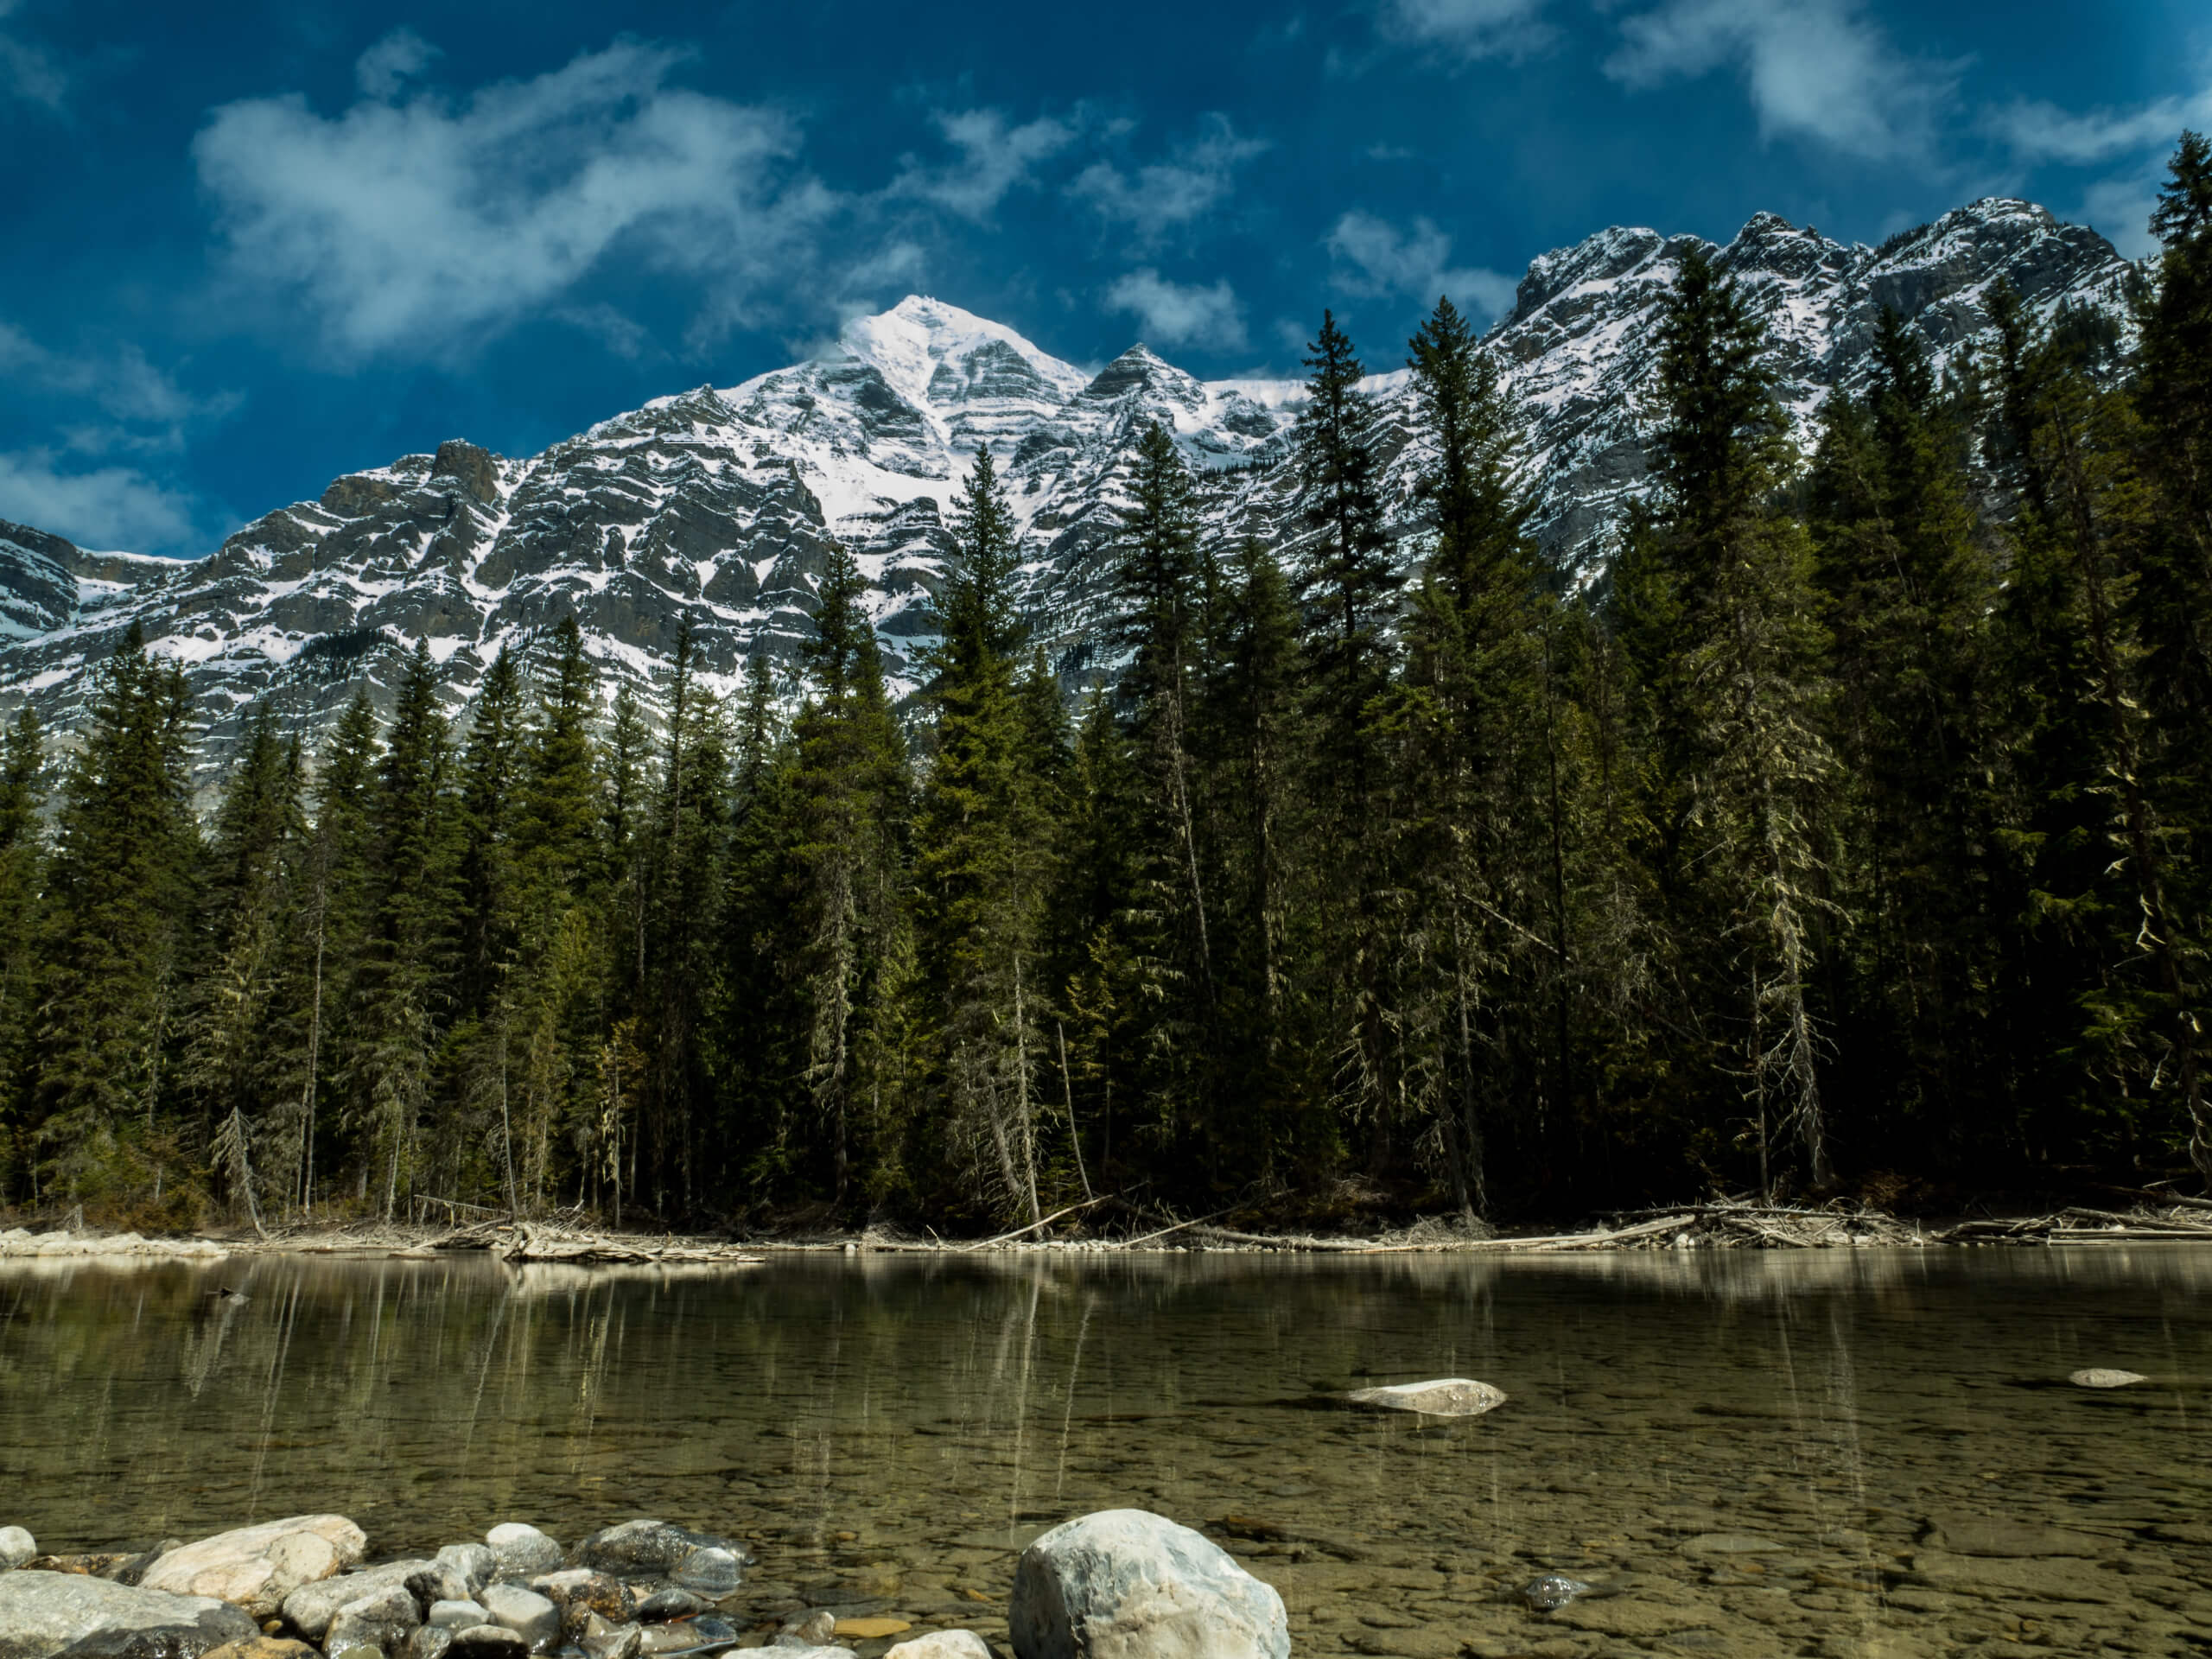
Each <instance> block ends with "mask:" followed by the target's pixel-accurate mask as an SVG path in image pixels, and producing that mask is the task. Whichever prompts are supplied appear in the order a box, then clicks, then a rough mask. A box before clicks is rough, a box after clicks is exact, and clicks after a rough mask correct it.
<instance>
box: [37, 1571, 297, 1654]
mask: <svg viewBox="0 0 2212 1659" xmlns="http://www.w3.org/2000/svg"><path fill="white" fill-rule="evenodd" d="M260 1634H261V1631H260V1630H259V1628H258V1627H257V1625H256V1624H254V1622H253V1620H252V1618H250V1617H249V1616H248V1615H247V1614H246V1613H245V1612H244V1611H241V1610H240V1609H238V1608H237V1607H233V1606H232V1605H230V1604H229V1603H228V1602H226V1601H219V1600H217V1599H215V1598H214V1597H213V1596H178V1595H172V1594H170V1593H169V1592H167V1591H164V1590H144V1589H140V1588H137V1587H136V1586H130V1585H122V1584H117V1583H114V1582H112V1581H111V1580H106V1579H96V1578H92V1577H89V1576H87V1575H86V1574H82V1573H47V1572H39V1571H35V1570H33V1569H31V1568H29V1567H21V1568H17V1569H16V1571H14V1572H11V1573H0V1659H50V1656H52V1655H54V1654H57V1653H60V1651H61V1650H62V1649H65V1648H83V1649H85V1650H86V1651H87V1652H90V1651H91V1650H92V1649H94V1648H103V1647H106V1646H112V1647H113V1648H114V1649H116V1650H118V1651H120V1649H122V1647H123V1646H124V1645H125V1644H128V1643H136V1644H138V1645H140V1646H143V1647H148V1648H151V1649H156V1650H158V1651H159V1652H160V1653H162V1655H164V1656H166V1659H200V1656H201V1655H203V1654H205V1653H207V1651H208V1650H209V1649H213V1648H219V1647H222V1646H224V1645H226V1643H233V1642H250V1641H251V1640H253V1639H254V1638H255V1637H257V1636H259V1635H260ZM87 1644H90V1645H89V1646H88V1645H87Z"/></svg>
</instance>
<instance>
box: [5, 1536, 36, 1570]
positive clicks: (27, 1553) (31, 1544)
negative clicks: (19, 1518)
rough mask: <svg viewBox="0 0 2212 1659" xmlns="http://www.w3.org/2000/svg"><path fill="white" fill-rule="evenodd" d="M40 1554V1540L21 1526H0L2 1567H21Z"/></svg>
mask: <svg viewBox="0 0 2212 1659" xmlns="http://www.w3.org/2000/svg"><path fill="white" fill-rule="evenodd" d="M35 1554H38V1541H37V1540H36V1539H35V1538H33V1537H32V1536H31V1535H30V1534H29V1533H28V1532H25V1531H24V1530H23V1529H22V1528H21V1527H0V1567H21V1566H22V1564H23V1563H24V1562H25V1561H28V1560H30V1559H31V1557H32V1556H34V1555H35Z"/></svg>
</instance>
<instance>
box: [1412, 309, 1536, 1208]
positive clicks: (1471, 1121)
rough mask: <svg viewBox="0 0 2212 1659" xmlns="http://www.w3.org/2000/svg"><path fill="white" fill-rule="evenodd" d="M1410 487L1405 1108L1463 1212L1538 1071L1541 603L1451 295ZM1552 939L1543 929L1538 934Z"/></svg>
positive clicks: (1478, 359) (1507, 462)
mask: <svg viewBox="0 0 2212 1659" xmlns="http://www.w3.org/2000/svg"><path fill="white" fill-rule="evenodd" d="M1409 366H1410V367H1411V369H1412V371H1413V378H1414V405H1415V413H1416V436H1417V441H1418V442H1420V443H1421V446H1422V449H1421V453H1422V456H1423V463H1422V466H1421V471H1420V474H1419V475H1418V480H1417V484H1416V489H1417V492H1418V494H1419V496H1420V498H1421V500H1422V502H1423V503H1424V504H1425V505H1426V506H1427V509H1428V512H1429V513H1430V514H1431V515H1432V517H1431V524H1432V527H1433V536H1434V543H1433V550H1432V551H1431V553H1430V556H1429V559H1428V562H1427V568H1426V569H1425V570H1424V572H1423V575H1422V579H1421V584H1420V586H1419V587H1418V588H1416V589H1415V592H1414V602H1413V607H1412V613H1411V615H1410V617H1409V618H1408V622H1407V643H1408V661H1407V669H1406V675H1405V682H1404V685H1403V687H1402V690H1401V692H1400V693H1399V695H1398V696H1396V697H1395V699H1394V701H1393V702H1392V705H1391V709H1390V715H1389V726H1388V729H1389V732H1390V734H1391V735H1392V737H1393V739H1394V744H1395V750H1396V757H1397V760H1396V765H1395V768H1394V772H1395V789H1394V791H1393V795H1392V801H1391V806H1390V810H1389V812H1388V814H1387V821H1388V822H1389V824H1390V826H1391V831H1392V836H1393V844H1392V846H1391V849H1390V851H1389V868H1390V870H1391V876H1390V879H1389V882H1388V891H1389V893H1391V894H1392V897H1393V907H1392V911H1391V914H1390V931H1392V933H1393V934H1394V935H1395V948H1394V949H1392V950H1391V951H1390V953H1389V955H1390V958H1391V961H1392V963H1393V964H1394V974H1395V982H1396V989H1395V993H1394V995H1393V1001H1394V1003H1395V1007H1396V1009H1397V1011H1398V1012H1397V1018H1396V1020H1395V1023H1394V1033H1395V1047H1396V1052H1397V1054H1398V1057H1399V1058H1398V1061H1397V1065H1396V1075H1397V1078H1398V1085H1399V1087H1400V1089H1401V1090H1402V1091H1403V1096H1404V1098H1403V1103H1402V1109H1403V1111H1404V1114H1405V1115H1406V1116H1407V1117H1408V1120H1409V1121H1411V1122H1414V1123H1416V1124H1421V1125H1425V1126H1426V1130H1425V1141H1426V1147H1427V1152H1428V1154H1430V1156H1431V1158H1432V1160H1433V1162H1435V1163H1436V1164H1438V1165H1440V1166H1441V1167H1442V1168H1443V1169H1444V1170H1445V1171H1446V1173H1447V1175H1448V1178H1449V1180H1450V1183H1451V1186H1452V1193H1453V1196H1454V1198H1455V1199H1456V1201H1457V1203H1458V1204H1459V1208H1460V1209H1461V1211H1463V1212H1464V1213H1465V1214H1467V1215H1470V1216H1472V1215H1474V1214H1476V1213H1478V1211H1486V1210H1487V1209H1488V1208H1489V1207H1490V1205H1489V1197H1488V1192H1487V1183H1486V1179H1485V1167H1484V1166H1485V1141H1487V1140H1488V1139H1489V1131H1490V1126H1492V1125H1494V1124H1495V1123H1496V1122H1497V1119H1498V1117H1499V1116H1500V1114H1501V1112H1502V1111H1503V1109H1504V1108H1505V1106H1506V1105H1507V1103H1511V1102H1516V1101H1532V1100H1533V1099H1534V1098H1535V1096H1537V1095H1538V1093H1539V1092H1540V1091H1541V1088H1542V1086H1543V1084H1544V1082H1545V1080H1546V1079H1545V1076H1544V1070H1543V1065H1542V1061H1543V1058H1544V1039H1545V1037H1546V1034H1547V1033H1546V1029H1545V1027H1546V1023H1547V1022H1546V1020H1545V1018H1544V1015H1545V1013H1546V999H1545V997H1544V995H1542V993H1541V992H1540V991H1539V990H1538V986H1539V985H1540V984H1541V983H1542V982H1545V981H1546V980H1548V979H1549V978H1552V977H1554V967H1555V965H1556V964H1555V962H1554V960H1552V959H1553V958H1556V957H1558V956H1559V955H1560V952H1561V948H1562V947H1561V945H1560V943H1559V941H1558V939H1557V938H1556V937H1555V935H1556V932H1557V928H1556V925H1555V918H1554V914H1553V912H1554V902H1553V900H1554V893H1553V892H1552V887H1553V884H1552V882H1551V880H1549V879H1548V878H1549V876H1550V874H1551V872H1550V871H1549V869H1548V862H1547V860H1546V858H1545V856H1544V855H1545V853H1546V851H1547V849H1548V847H1549V846H1550V844H1551V842H1552V837H1551V836H1550V835H1549V834H1548V828H1549V818H1550V814H1551V810H1552V809H1553V808H1554V805H1555V803H1554V801H1553V800H1552V799H1551V797H1550V795H1549V793H1548V791H1547V790H1546V788H1545V787H1544V785H1545V783H1546V782H1547V780H1548V772H1547V771H1546V769H1545V764H1544V763H1545V762H1546V760H1548V755H1549V753H1550V749H1549V747H1548V731H1547V721H1548V715H1549V712H1550V707H1551V704H1550V700H1549V698H1548V691H1547V687H1546V683H1545V682H1546V677H1547V673H1548V660H1547V657H1546V652H1545V636H1546V632H1547V630H1548V628H1549V627H1550V626H1552V619H1551V617H1550V615H1549V608H1548V594H1547V593H1546V591H1545V589H1544V588H1543V586H1542V584H1541V579H1540V577H1539V574H1538V570H1537V566H1536V563H1535V549H1534V547H1533V545H1532V544H1531V543H1530V542H1529V538H1528V537H1527V535H1526V534H1525V532H1524V531H1523V528H1522V526H1523V524H1524V521H1525V519H1526V518H1527V512H1528V510H1527V508H1526V506H1525V505H1523V504H1522V502H1521V501H1520V500H1519V499H1517V498H1516V494H1515V492H1514V489H1513V486H1512V479H1511V471H1512V448H1513V438H1514V434H1513V430H1512V423H1511V419H1510V414H1509V412H1508V410H1507V408H1506V405H1505V402H1504V398H1503V393H1502V391H1501V390H1500V388H1499V385H1498V382H1497V372H1496V369H1495V367H1494V366H1493V365H1491V362H1490V360H1489V359H1488V358H1487V357H1486V356H1485V355H1484V353H1483V352H1482V351H1481V350H1480V348H1479V346H1478V343H1477V340H1476V337H1475V334H1474V331H1473V329H1472V328H1471V327H1469V326H1468V324H1467V322H1466V321H1465V318H1463V317H1462V316H1461V315H1459V311H1458V309H1457V308H1455V307H1453V305H1452V302H1451V301H1450V300H1449V299H1448V298H1446V299H1440V300H1439V302H1437V307H1436V309H1435V311H1434V312H1433V313H1432V314H1431V315H1430V316H1429V318H1428V320H1427V322H1426V323H1424V324H1423V326H1422V327H1421V332H1420V333H1419V334H1416V335H1415V336H1414V339H1413V340H1412V342H1411V357H1410V359H1409ZM1548 936H1551V937H1548Z"/></svg>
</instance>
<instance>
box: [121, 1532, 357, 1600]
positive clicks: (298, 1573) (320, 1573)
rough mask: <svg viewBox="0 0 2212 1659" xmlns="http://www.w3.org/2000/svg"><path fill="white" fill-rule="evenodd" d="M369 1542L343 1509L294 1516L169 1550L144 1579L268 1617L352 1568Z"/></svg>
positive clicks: (157, 1586)
mask: <svg viewBox="0 0 2212 1659" xmlns="http://www.w3.org/2000/svg"><path fill="white" fill-rule="evenodd" d="M368 1548H369V1541H368V1538H367V1536H366V1535H365V1534H364V1533H363V1532H362V1531H361V1529H360V1528H359V1527H357V1526H355V1525H354V1524H353V1522H351V1521H348V1520H347V1519H346V1517H345V1516H342V1515H296V1516H291V1517H290V1518H289V1519H288V1520H283V1521H265V1522H262V1523H261V1524H260V1525H259V1526H253V1527H239V1528H238V1529H235V1530H233V1531H230V1532H219V1533H217V1534H216V1535H214V1536H213V1538H203V1539H201V1540H200V1541H199V1542H197V1543H193V1544H186V1545H185V1546H183V1547H182V1548H179V1549H173V1550H170V1551H169V1552H168V1554H165V1555H163V1556H162V1557H161V1559H160V1560H156V1562H155V1563H154V1564H153V1565H152V1566H151V1567H148V1568H147V1569H146V1572H145V1574H144V1576H143V1578H141V1579H140V1580H139V1582H140V1583H141V1584H143V1586H145V1587H146V1588H147V1589H149V1590H166V1591H168V1592H169V1593H170V1594H171V1595H178V1596H214V1597H217V1598H219V1599H221V1600H224V1601H228V1602H233V1603H235V1604H237V1605H238V1606H240V1607H243V1608H245V1610H246V1611H248V1612H250V1613H251V1614H252V1615H253V1616H254V1617H255V1618H273V1617H274V1616H275V1615H276V1612H277V1609H278V1608H280V1607H282V1606H283V1605H284V1598H285V1597H287V1596H289V1595H290V1594H291V1593H292V1592H293V1591H295V1590H296V1589H298V1588H299V1587H300V1586H302V1585H303V1584H313V1583H315V1581H316V1580H321V1579H327V1578H329V1577H331V1576H332V1575H333V1574H334V1573H338V1572H340V1571H341V1570H342V1569H344V1568H346V1567H351V1566H353V1563H354V1562H356V1561H358V1560H360V1559H361V1557H362V1556H363V1555H365V1554H367V1553H368Z"/></svg>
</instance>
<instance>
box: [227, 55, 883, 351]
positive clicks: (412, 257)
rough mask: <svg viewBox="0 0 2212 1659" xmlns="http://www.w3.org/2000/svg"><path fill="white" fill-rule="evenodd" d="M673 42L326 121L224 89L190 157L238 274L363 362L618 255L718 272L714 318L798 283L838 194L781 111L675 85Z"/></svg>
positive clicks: (420, 342) (371, 105) (456, 346)
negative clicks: (804, 153)
mask: <svg viewBox="0 0 2212 1659" xmlns="http://www.w3.org/2000/svg"><path fill="white" fill-rule="evenodd" d="M377 49H378V48H372V52H373V51H375V50H377ZM679 56H680V54H677V53H674V52H671V51H667V50H664V49H662V48H656V47H649V46H644V45H640V44H638V43H636V42H632V41H621V42H618V43H617V44H615V45H613V46H612V47H610V48H607V50H605V51H603V52H597V53H592V54H587V55H585V56H582V57H580V58H578V59H576V60H575V61H574V62H573V63H570V64H569V66H568V67H565V68H563V69H559V70H556V71H554V72H552V73H549V74H544V75H540V76H538V77H537V79H532V80H527V81H510V82H504V83H501V84H499V85H497V86H488V87H486V88H484V89H482V90H481V91H480V92H476V93H474V95H472V96H470V97H469V98H467V99H463V100H460V101H451V100H448V99H442V98H438V97H435V96H431V95H429V94H424V95H421V96H418V97H416V98H415V99H412V100H410V101H408V102H405V103H402V104H391V103H385V102H378V101H373V100H371V101H364V102H361V103H359V104H356V105H353V107H352V108H351V109H349V110H347V111H346V112H345V113H344V114H343V115H340V116H338V117H336V118H329V119H326V118H323V117H322V116H320V115H318V114H316V113H315V111H312V110H311V109H309V108H308V105H307V102H306V100H305V99H303V98H301V97H299V96H298V95H296V94H295V95H291V96H287V97H281V98H261V99H246V100H245V101H243V102H240V103H236V104H230V105H224V106H223V107H221V108H219V109H218V110H216V111H214V113H213V116H212V117H211V118H210V119H209V121H208V123H207V125H206V126H205V127H204V128H202V129H201V130H200V134H199V136H198V137H197V138H195V139H194V144H193V153H194V159H195V161H196V162H197V163H198V165H199V170H200V181H201V183H202V184H203V185H204V186H205V187H206V188H207V191H208V192H209V194H211V195H212V196H213V198H214V200H215V202H216V204H217V207H218V210H219V217H220V220H221V224H222V227H223V230H224V232H225V233H226V238H227V240H228V249H227V254H228V259H227V269H228V271H229V274H230V276H231V277H232V278H233V279H234V280H235V281H236V282H237V283H239V284H240V285H242V286H244V287H245V288H248V289H263V290H273V291H274V292H276V293H277V294H280V295H284V296H293V297H295V298H296V300H297V301H298V302H301V303H302V305H303V306H304V307H305V308H306V310H307V311H308V314H309V315H311V316H312V317H313V318H314V319H315V321H316V322H317V323H319V325H320V327H321V332H322V336H323V340H324V343H325V345H326V346H327V349H328V350H329V351H330V352H331V353H332V354H333V355H334V356H336V357H338V358H340V359H361V358H366V357H370V356H374V355H378V354H387V353H388V354H401V355H407V354H426V355H427V354H433V353H450V352H453V351H455V350H460V351H466V350H467V349H468V348H469V347H470V346H473V345H474V344H475V343H477V342H479V341H480V340H484V339H486V337H488V336H489V335H491V334H496V333H497V332H498V331H499V330H500V329H501V328H503V327H506V326H507V325H508V324H510V323H512V322H513V321H515V320H516V319H518V317H521V316H523V315H527V314H529V313H531V312H533V311H535V310H537V308H540V307H541V306H543V305H544V304H545V303H546V302H549V301H551V300H554V299H556V298H557V297H558V296H560V295H561V294H563V292H564V291H565V290H566V289H569V287H570V286H571V285H572V284H574V283H576V282H577V281H578V280H580V279H581V278H582V277H584V276H585V275H586V274H587V273H588V272H589V271H591V270H593V269H594V267H596V266H597V265H599V264H600V263H601V261H602V260H605V259H608V258H612V257H628V258H631V259H632V260H634V261H636V262H637V263H639V264H642V265H645V266H646V267H648V268H651V269H656V270H679V271H685V272H690V273H702V272H711V273H712V275H713V277H714V278H715V289H716V298H715V302H714V311H713V314H712V321H713V324H714V326H725V325H727V324H728V322H730V321H736V320H739V319H741V318H744V317H745V316H746V315H747V308H748V307H749V306H750V305H751V304H752V303H753V296H755V295H756V294H758V293H761V292H774V293H779V294H788V293H791V292H794V291H800V290H803V289H804V283H803V282H802V281H801V280H800V272H801V270H802V269H803V267H804V264H805V263H806V260H807V257H808V254H809V251H810V249H811V247H812V246H813V245H814V241H815V238H816V235H817V232H818V230H819V228H820V226H821V225H822V224H823V221H824V220H825V219H828V218H829V217H830V216H831V215H832V214H833V213H835V212H836V211H837V209H838V207H839V205H840V204H839V202H838V200H837V199H836V198H835V197H833V196H832V195H831V194H830V193H829V192H828V191H827V190H825V189H824V188H823V187H822V186H820V185H819V184H818V183H817V182H815V181H812V180H810V179H807V178H805V177H804V176H797V175H793V173H792V169H791V158H792V157H793V156H795V154H796V153H797V151H798V135H797V133H796V131H795V130H794V128H793V127H792V125H791V123H790V122H789V121H788V120H787V119H786V118H785V117H783V116H782V115H780V114H779V113H778V112H776V111H772V110H767V109H760V108H752V107H747V106H745V105H736V104H731V103H728V102H726V101H724V100H721V99H714V98H708V97H703V96H702V95H700V94H698V93H695V92H686V91H683V90H681V89H677V88H671V87H669V86H665V85H664V81H665V79H666V78H667V76H668V74H669V73H670V71H671V69H672V68H673V67H675V65H676V63H677V61H678V60H679Z"/></svg>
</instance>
